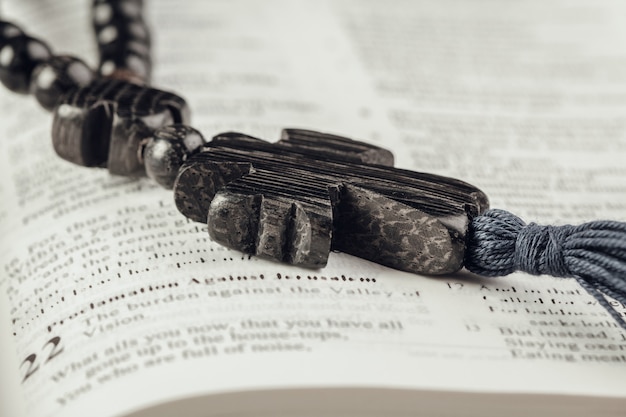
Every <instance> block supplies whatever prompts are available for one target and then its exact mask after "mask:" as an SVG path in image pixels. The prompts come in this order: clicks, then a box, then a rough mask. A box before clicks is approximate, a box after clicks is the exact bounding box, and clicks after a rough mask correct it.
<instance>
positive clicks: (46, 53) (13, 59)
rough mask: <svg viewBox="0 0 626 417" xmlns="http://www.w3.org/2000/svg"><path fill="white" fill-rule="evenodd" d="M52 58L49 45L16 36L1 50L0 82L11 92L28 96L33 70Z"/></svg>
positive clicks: (33, 39) (26, 37)
mask: <svg viewBox="0 0 626 417" xmlns="http://www.w3.org/2000/svg"><path fill="white" fill-rule="evenodd" d="M51 56H52V52H51V51H50V48H49V47H48V45H46V44H45V43H43V42H42V41H40V40H39V39H35V38H31V37H30V36H27V35H24V34H22V35H18V36H14V37H12V38H10V39H8V40H7V41H6V43H5V44H4V45H2V47H1V49H0V81H1V82H2V84H4V86H5V87H6V88H8V89H9V90H11V91H14V92H16V93H21V94H28V93H29V92H30V81H31V76H32V73H33V70H34V69H35V67H36V66H37V65H39V64H41V63H42V62H44V61H46V60H48V59H49V58H50V57H51Z"/></svg>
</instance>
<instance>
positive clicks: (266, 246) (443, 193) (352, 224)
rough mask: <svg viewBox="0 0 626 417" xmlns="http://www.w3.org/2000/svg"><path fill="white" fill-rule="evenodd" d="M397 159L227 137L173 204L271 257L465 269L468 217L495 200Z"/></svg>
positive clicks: (305, 262)
mask: <svg viewBox="0 0 626 417" xmlns="http://www.w3.org/2000/svg"><path fill="white" fill-rule="evenodd" d="M370 161H376V162H377V164H371V163H368V162H370ZM392 161H393V159H392V157H391V154H390V153H389V151H387V150H384V149H381V148H377V147H374V146H371V145H367V144H364V143H361V142H356V141H351V140H349V139H347V138H340V137H337V136H333V135H325V134H322V133H319V132H310V131H303V130H295V129H290V130H286V131H285V132H284V133H283V137H282V139H281V140H280V141H279V142H277V143H275V144H271V143H268V142H265V141H263V140H261V139H257V138H254V137H251V136H247V135H243V134H238V133H227V134H222V135H218V136H216V137H215V138H214V139H213V140H212V141H211V142H210V143H209V144H208V145H206V146H205V147H204V148H203V149H202V151H201V152H199V153H198V154H196V155H194V156H193V157H191V158H190V159H189V160H188V161H187V162H186V163H185V164H184V165H183V166H182V168H181V170H180V171H179V175H178V178H177V180H176V183H175V185H174V192H175V200H176V204H177V206H178V208H179V210H180V211H181V212H182V213H183V214H184V215H186V216H187V217H189V218H191V219H193V220H195V221H202V222H207V224H208V227H209V233H210V235H211V237H212V238H213V239H214V240H215V241H217V242H219V243H222V244H224V245H226V246H229V247H231V248H234V249H238V250H241V251H243V252H245V253H249V254H254V255H258V256H262V257H265V258H269V259H274V260H278V261H283V262H288V263H292V264H297V265H302V266H307V267H321V266H324V265H325V264H326V261H327V258H328V253H329V251H330V250H331V249H334V250H339V251H342V252H347V253H350V254H353V255H356V256H360V257H363V258H365V259H369V260H371V261H374V262H377V263H381V264H383V265H388V266H391V267H393V268H397V269H401V270H406V271H411V272H421V273H428V274H444V273H450V272H453V271H456V270H458V269H460V268H461V267H462V266H463V257H464V253H465V236H466V233H467V227H468V224H469V220H470V218H471V216H475V215H477V214H479V213H482V212H483V211H484V210H486V209H487V208H488V200H487V197H486V196H485V194H484V193H482V192H481V191H480V190H478V189H477V188H476V187H473V186H471V185H469V184H467V183H464V182H462V181H459V180H455V179H452V178H446V177H441V176H437V175H432V174H426V173H419V172H413V171H408V170H401V169H397V168H393V167H391V166H390V164H392ZM382 164H386V165H382Z"/></svg>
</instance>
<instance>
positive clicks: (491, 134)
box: [0, 0, 626, 417]
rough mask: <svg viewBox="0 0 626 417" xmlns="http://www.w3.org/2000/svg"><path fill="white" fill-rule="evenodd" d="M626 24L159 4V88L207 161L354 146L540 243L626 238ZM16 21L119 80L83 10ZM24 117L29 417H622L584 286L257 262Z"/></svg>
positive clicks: (15, 250)
mask: <svg viewBox="0 0 626 417" xmlns="http://www.w3.org/2000/svg"><path fill="white" fill-rule="evenodd" d="M612 5H615V7H616V8H617V9H618V10H619V3H614V4H613V3H610V2H607V3H606V4H603V6H604V7H602V8H597V7H596V6H595V5H593V4H592V3H591V2H576V3H572V2H554V3H551V4H550V5H543V3H542V2H525V3H524V4H519V5H515V6H511V5H509V4H507V5H504V4H503V5H499V3H497V2H492V1H485V2H477V3H473V4H472V5H471V7H470V5H464V4H460V3H457V2H450V4H449V3H448V2H437V3H434V2H433V3H432V4H426V5H424V4H414V3H413V2H408V1H407V2H400V1H399V2H397V3H396V2H394V3H393V4H392V5H390V4H389V3H385V4H384V5H383V4H379V3H378V2H375V1H370V2H362V1H358V2H357V1H340V2H330V1H329V2H305V1H287V0H283V1H271V2H263V3H259V2H254V1H244V0H240V1H225V0H224V1H214V2H210V4H209V3H207V2H204V1H199V0H198V1H188V2H186V3H185V7H181V6H180V5H177V4H174V3H173V2H165V1H157V0H155V1H153V2H150V3H148V7H149V18H150V21H151V23H152V27H153V28H154V41H155V42H154V43H155V71H156V72H155V76H154V83H155V86H158V87H163V88H164V89H168V90H172V91H178V92H180V93H181V94H183V95H184V97H185V98H186V99H187V100H188V102H189V104H190V107H191V109H192V112H193V125H194V126H195V127H196V128H198V129H200V130H201V131H202V132H204V134H205V135H206V136H207V137H210V136H212V135H213V134H216V133H218V132H221V131H227V130H239V131H243V132H246V133H249V134H252V135H256V136H259V137H262V138H265V139H268V140H276V139H277V138H278V136H279V134H280V129H281V128H283V127H302V128H312V129H317V130H321V131H327V132H331V133H336V134H344V135H347V136H351V137H354V138H359V139H362V140H366V141H368V142H370V143H374V144H377V145H380V146H385V147H389V148H391V149H392V150H393V151H394V153H395V154H396V157H397V164H398V165H399V166H401V167H403V168H411V169H415V170H420V171H429V172H434V173H438V174H443V175H449V176H455V177H459V178H462V179H464V180H467V181H469V182H472V183H473V184H475V185H477V186H479V187H481V188H482V189H484V190H485V191H486V192H487V193H488V195H489V196H490V198H491V201H492V205H493V206H494V207H499V208H504V209H508V210H511V211H514V212H515V213H517V214H519V215H521V216H523V217H524V218H526V219H527V220H535V221H539V222H554V223H565V222H579V221H584V220H591V219H594V218H613V219H616V220H626V217H625V216H624V213H625V212H624V207H626V193H625V192H624V189H623V185H622V184H623V183H624V181H623V180H624V178H626V172H624V167H623V163H622V162H621V161H622V160H623V153H624V147H625V146H626V142H625V138H626V136H625V135H624V123H623V115H622V114H621V109H622V108H623V105H622V100H623V98H624V97H625V96H624V90H625V89H626V83H624V79H623V75H622V72H623V71H620V68H621V65H622V64H623V63H624V61H625V59H626V55H625V54H626V52H624V51H622V48H621V45H623V40H624V27H625V26H624V25H623V23H624V22H623V21H621V20H620V19H623V17H622V16H623V13H622V14H621V15H620V14H619V13H616V12H615V10H614V9H612V8H611V6H612ZM3 13H4V14H5V15H6V16H7V18H8V19H9V20H13V19H14V20H16V21H18V22H20V23H22V22H25V23H24V24H23V25H24V26H25V27H24V28H25V29H26V30H27V31H29V32H30V33H32V34H33V35H35V36H40V37H42V38H44V39H46V40H47V41H48V42H50V44H51V45H52V46H53V47H54V48H55V50H58V51H64V52H71V53H74V54H78V55H80V56H84V57H85V58H86V59H87V61H88V62H90V63H91V64H94V63H95V54H94V50H95V48H93V46H91V42H92V39H91V37H90V36H87V33H88V30H89V28H88V10H87V8H86V6H85V4H83V2H78V1H76V2H63V3H60V2H59V3H56V4H54V5H47V6H45V7H42V6H41V5H40V4H39V3H35V2H15V3H13V4H11V5H7V6H6V7H4V9H3ZM26 23H27V24H28V26H27V25H26ZM76 33H80V34H85V36H73V35H75V34H76ZM0 105H1V106H2V108H3V122H4V123H3V125H2V139H3V140H2V141H1V142H0V147H1V150H2V152H1V155H0V158H2V163H1V164H0V166H1V167H2V168H0V169H2V170H3V175H2V182H1V183H0V192H1V193H2V194H1V195H2V201H3V206H2V208H1V214H0V232H1V233H2V236H3V239H2V241H1V245H2V251H0V253H2V255H1V257H0V263H1V264H2V268H3V270H4V273H3V275H2V277H1V278H0V279H1V281H0V289H1V290H2V292H1V294H2V297H3V299H2V303H3V304H5V303H6V304H7V305H8V306H9V314H10V321H11V323H12V330H13V335H12V336H11V335H10V336H11V337H12V338H11V340H10V341H9V340H5V339H6V336H5V335H3V337H4V338H5V339H2V343H3V346H5V345H6V346H10V347H9V349H7V353H6V355H5V356H8V355H10V354H12V353H13V352H15V358H16V359H15V363H16V367H17V368H18V370H19V377H18V378H19V381H14V382H15V385H17V384H19V385H20V386H21V392H22V394H23V395H22V398H23V403H24V405H25V406H26V407H27V411H26V414H25V415H27V416H29V417H38V416H61V415H62V416H67V417H71V416H82V415H85V414H86V413H87V412H89V414H90V415H93V416H102V417H111V416H115V415H125V414H129V413H132V412H135V411H138V410H141V409H142V408H145V407H150V406H154V405H155V404H158V403H160V402H165V401H170V400H175V399H181V398H185V397H193V396H203V395H207V394H218V393H228V392H238V391H250V392H253V391H267V390H273V389H282V388H328V387H336V388H341V387H343V388H355V387H362V388H398V389H408V390H418V391H420V392H423V393H425V392H429V391H445V392H453V391H456V392H465V393H468V392H469V393H483V394H484V393H488V394H528V395H539V396H541V395H553V396H554V398H559V399H562V398H563V397H557V395H560V396H565V398H567V397H568V396H580V397H583V398H593V399H595V401H590V402H589V404H594V407H599V405H598V404H606V406H605V411H606V415H619V414H618V411H617V410H620V409H623V406H624V405H625V404H626V396H625V394H624V393H625V392H626V383H624V382H623V373H624V371H625V370H626V356H624V355H625V353H624V351H625V350H626V333H624V331H623V330H621V329H620V328H619V327H618V325H617V324H616V323H615V322H614V321H613V320H612V319H611V318H610V317H609V315H608V314H607V313H606V312H605V311H604V310H603V309H602V308H601V307H599V306H598V305H596V301H595V300H594V299H593V297H591V296H589V295H588V294H586V293H585V292H584V291H583V290H582V289H581V288H580V287H579V286H578V285H577V284H576V283H575V282H574V281H572V280H563V279H554V278H548V277H530V276H526V275H523V274H517V275H515V276H511V277H507V278H501V279H486V278H480V277H476V276H473V275H471V274H468V273H465V272H460V273H458V274H455V275H452V276H446V277H421V276H416V275H413V274H408V273H402V272H398V271H394V270H391V269H388V268H385V267H382V266H379V265H375V264H372V263H370V262H367V261H363V260H360V259H357V258H354V257H351V256H348V255H345V254H340V253H333V254H331V257H330V261H329V265H328V266H327V267H326V268H324V269H322V270H306V269H301V268H296V267H290V266H285V265H279V264H276V263H272V262H268V261H263V260H260V259H256V258H250V257H248V256H245V255H242V254H241V253H238V252H235V251H231V250H227V249H225V248H223V247H220V246H219V245H216V244H214V243H212V242H210V239H209V238H208V235H207V233H206V226H204V225H202V224H196V223H191V222H189V221H187V220H186V219H185V218H184V217H183V216H182V215H180V214H179V213H178V212H177V210H176V208H175V206H174V204H173V201H172V200H173V198H172V194H171V192H168V191H166V190H163V189H160V188H158V187H157V186H155V185H154V184H153V183H152V182H151V181H149V180H147V179H127V178H122V177H115V176H111V175H109V174H108V173H107V172H106V171H105V170H99V169H96V170H93V169H87V168H81V167H76V166H73V165H70V164H69V163H67V162H64V161H62V160H60V159H59V158H58V157H56V155H54V151H53V150H52V146H51V144H50V138H49V127H50V123H51V118H50V115H49V114H47V113H45V112H44V111H43V110H40V109H39V108H38V107H37V104H36V103H35V102H34V100H33V99H32V97H18V96H15V95H9V94H6V95H3V96H2V99H1V100H0ZM5 202H6V203H5ZM615 307H616V308H617V309H618V310H619V311H622V312H623V311H624V306H620V305H617V303H615ZM598 399H600V400H602V401H604V402H601V403H598ZM359 401H360V402H361V403H362V404H365V406H366V405H367V404H368V402H367V399H363V398H360V399H359ZM273 405H274V406H276V407H277V408H280V406H281V403H280V401H278V402H277V403H274V404H273ZM552 405H554V404H552ZM236 406H237V404H235V405H233V407H236ZM355 406H356V405H355ZM239 407H242V408H240V409H237V408H232V409H224V410H222V412H235V411H241V410H242V409H243V408H245V405H243V404H239ZM620 407H621V408H620ZM388 409H389V410H393V409H394V408H393V404H388ZM581 409H582V410H583V411H581V412H586V413H587V414H589V415H593V414H594V413H593V411H597V409H596V408H592V409H591V411H589V410H585V409H584V408H581ZM196 413H197V411H196ZM587 414H584V413H583V414H582V415H587ZM189 415H197V414H193V411H189Z"/></svg>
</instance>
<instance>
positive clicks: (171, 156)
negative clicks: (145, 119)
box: [143, 124, 206, 189]
mask: <svg viewBox="0 0 626 417" xmlns="http://www.w3.org/2000/svg"><path fill="white" fill-rule="evenodd" d="M205 143H206V141H205V139H204V137H203V136H202V134H201V133H200V132H198V131H197V130H196V129H194V128H192V127H189V126H185V125H181V124H177V125H171V126H165V127H162V128H160V129H157V130H155V131H154V136H153V137H151V138H150V139H149V140H148V143H147V144H146V147H145V149H144V151H143V159H144V164H145V166H146V173H147V174H148V177H150V178H152V179H153V180H154V181H156V182H157V183H159V185H161V186H163V187H164V188H167V189H171V188H173V186H174V180H175V179H176V175H177V174H178V170H179V169H180V167H181V165H182V164H183V163H184V162H185V161H186V160H187V158H188V157H189V156H191V155H192V154H194V153H195V152H196V151H197V150H198V149H200V148H201V147H202V145H204V144H205Z"/></svg>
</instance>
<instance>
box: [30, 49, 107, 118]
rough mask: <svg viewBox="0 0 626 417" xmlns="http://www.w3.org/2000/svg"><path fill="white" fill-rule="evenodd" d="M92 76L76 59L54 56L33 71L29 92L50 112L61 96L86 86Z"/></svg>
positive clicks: (86, 67) (88, 69) (87, 68)
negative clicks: (72, 89) (73, 89)
mask: <svg viewBox="0 0 626 417" xmlns="http://www.w3.org/2000/svg"><path fill="white" fill-rule="evenodd" d="M94 75H95V74H94V73H93V71H92V70H91V69H90V68H89V67H88V66H87V65H86V64H85V63H84V62H83V61H81V60H80V59H78V58H75V57H72V56H54V57H52V58H50V59H49V60H48V61H46V62H44V63H42V64H40V65H38V66H37V68H35V70H34V71H33V75H32V85H31V91H32V92H33V94H34V95H35V98H36V99H37V101H38V102H39V104H41V106H42V107H43V108H45V109H46V110H52V109H54V107H55V106H56V104H57V101H58V100H59V98H60V97H61V96H62V95H63V94H65V93H67V92H68V91H69V90H70V89H71V88H73V87H84V86H86V85H88V84H89V83H91V81H93V79H94Z"/></svg>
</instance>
